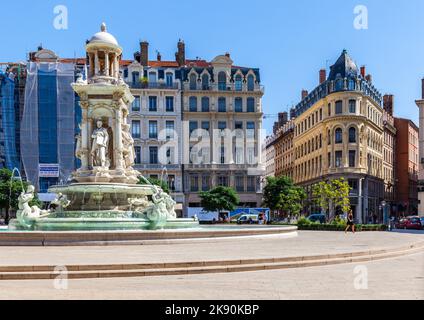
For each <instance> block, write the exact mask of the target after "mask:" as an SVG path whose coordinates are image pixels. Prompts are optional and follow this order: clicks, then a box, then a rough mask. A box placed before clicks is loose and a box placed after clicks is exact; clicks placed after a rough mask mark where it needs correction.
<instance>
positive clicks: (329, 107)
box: [328, 103, 331, 117]
mask: <svg viewBox="0 0 424 320" xmlns="http://www.w3.org/2000/svg"><path fill="white" fill-rule="evenodd" d="M328 116H329V117H330V116H331V103H329V104H328Z"/></svg>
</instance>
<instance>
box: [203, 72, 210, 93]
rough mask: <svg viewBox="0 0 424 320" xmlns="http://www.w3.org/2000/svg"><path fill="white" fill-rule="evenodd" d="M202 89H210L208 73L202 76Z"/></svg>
mask: <svg viewBox="0 0 424 320" xmlns="http://www.w3.org/2000/svg"><path fill="white" fill-rule="evenodd" d="M202 90H209V76H208V75H207V74H204V75H203V76H202Z"/></svg>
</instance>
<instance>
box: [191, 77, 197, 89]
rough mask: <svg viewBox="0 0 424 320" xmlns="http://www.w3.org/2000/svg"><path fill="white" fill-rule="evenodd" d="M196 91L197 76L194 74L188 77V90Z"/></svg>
mask: <svg viewBox="0 0 424 320" xmlns="http://www.w3.org/2000/svg"><path fill="white" fill-rule="evenodd" d="M196 89H197V76H196V75H195V74H193V73H192V74H191V75H190V90H196Z"/></svg>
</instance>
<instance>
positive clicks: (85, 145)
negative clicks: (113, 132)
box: [80, 101, 90, 170]
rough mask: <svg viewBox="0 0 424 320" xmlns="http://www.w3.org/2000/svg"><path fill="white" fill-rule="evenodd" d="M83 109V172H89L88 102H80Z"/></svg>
mask: <svg viewBox="0 0 424 320" xmlns="http://www.w3.org/2000/svg"><path fill="white" fill-rule="evenodd" d="M80 105H81V108H82V121H81V145H82V155H81V170H88V154H89V152H90V151H89V149H90V146H89V141H90V140H89V134H90V133H89V131H88V102H87V101H81V102H80Z"/></svg>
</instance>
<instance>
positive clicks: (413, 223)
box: [406, 217, 423, 230]
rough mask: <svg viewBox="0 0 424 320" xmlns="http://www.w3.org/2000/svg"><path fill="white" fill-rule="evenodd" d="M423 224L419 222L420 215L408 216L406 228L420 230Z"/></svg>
mask: <svg viewBox="0 0 424 320" xmlns="http://www.w3.org/2000/svg"><path fill="white" fill-rule="evenodd" d="M422 228H423V225H422V224H421V220H420V217H409V218H408V222H407V223H406V229H410V230H421V229H422Z"/></svg>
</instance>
